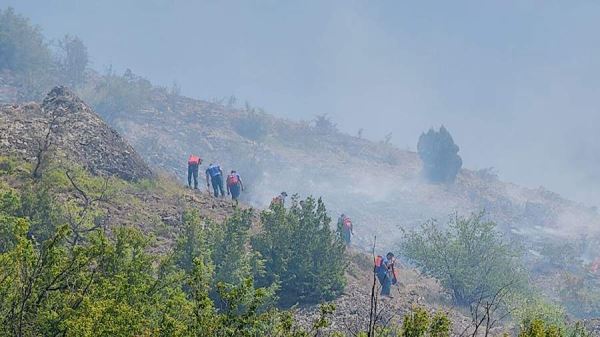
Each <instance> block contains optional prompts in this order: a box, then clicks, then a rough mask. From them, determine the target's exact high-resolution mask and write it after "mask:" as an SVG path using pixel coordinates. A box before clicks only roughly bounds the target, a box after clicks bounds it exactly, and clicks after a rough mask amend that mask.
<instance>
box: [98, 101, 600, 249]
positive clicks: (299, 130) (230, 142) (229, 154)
mask: <svg viewBox="0 0 600 337" xmlns="http://www.w3.org/2000/svg"><path fill="white" fill-rule="evenodd" d="M107 117H108V116H107ZM110 122H111V125H113V126H114V127H115V128H116V129H117V130H119V131H120V132H121V133H122V134H123V135H125V137H126V138H127V139H128V140H129V141H130V142H131V144H132V145H133V146H134V148H135V149H136V150H137V151H138V152H139V153H141V154H142V155H143V156H144V158H146V159H147V160H148V161H149V163H150V164H151V165H152V166H154V167H159V168H161V169H164V170H166V171H168V172H172V173H174V174H176V175H177V176H179V177H180V179H182V180H183V179H184V176H185V174H186V171H185V170H186V167H185V159H186V157H187V155H188V154H189V153H198V154H200V155H201V156H202V157H203V158H205V164H208V163H209V162H213V161H214V162H219V163H220V164H222V166H223V167H224V168H225V169H230V168H235V169H238V170H239V171H240V172H241V173H242V176H243V177H245V178H246V180H247V182H248V184H247V185H248V191H247V193H246V195H245V198H246V200H247V201H248V202H250V203H251V204H253V205H256V206H264V205H267V204H268V202H269V201H270V200H271V198H272V196H273V195H276V194H277V193H279V192H281V191H282V190H285V191H287V192H293V193H299V194H301V195H308V194H311V195H316V196H322V197H323V198H324V199H325V200H326V202H327V204H328V205H330V210H331V211H332V214H336V213H340V212H345V213H346V214H349V215H350V216H351V217H352V218H353V219H354V220H355V221H354V222H355V224H356V232H357V236H356V242H357V243H358V244H359V245H361V246H363V247H367V246H368V245H369V242H371V241H372V237H373V236H374V235H377V236H378V237H379V238H380V239H379V240H378V241H379V242H382V245H383V246H385V247H392V246H393V245H394V244H395V243H396V242H397V240H398V239H399V238H400V236H401V231H400V230H399V227H401V226H402V227H408V228H410V227H414V226H416V225H418V224H420V223H422V222H424V221H426V220H428V219H430V218H437V219H441V220H443V219H445V218H447V216H448V215H449V214H451V213H454V212H458V213H460V214H464V213H469V212H478V211H481V210H486V212H487V215H488V217H489V218H491V219H492V220H494V221H496V222H497V223H498V224H499V225H500V226H501V228H502V229H503V230H504V231H505V232H507V233H510V234H511V235H517V236H520V237H522V238H525V239H527V240H530V239H533V238H534V237H535V240H546V239H548V238H556V239H562V238H575V237H577V236H579V235H580V234H582V233H586V234H588V235H594V234H595V233H598V231H599V229H600V216H599V215H598V212H597V211H596V210H595V209H591V208H587V207H584V206H583V205H580V204H577V203H574V202H571V201H569V200H566V199H564V198H562V197H560V196H559V195H557V194H555V193H552V192H549V191H547V190H545V189H543V188H538V189H527V188H522V187H519V186H517V185H514V184H510V183H505V182H502V181H500V180H498V179H497V177H496V176H494V175H493V174H489V173H487V172H485V171H470V170H466V169H463V170H462V171H461V173H460V174H459V176H458V179H457V181H456V183H454V184H451V185H434V184H429V183H427V182H425V181H423V180H422V178H421V175H420V170H421V163H420V160H419V158H418V156H417V154H416V153H414V152H410V151H402V150H400V149H397V148H395V147H393V146H391V145H388V144H383V143H376V142H372V141H368V140H365V139H359V138H357V137H352V136H349V135H346V134H343V133H339V132H337V131H335V130H320V129H319V128H316V127H313V126H311V125H310V124H308V123H303V122H291V121H286V120H282V119H278V118H275V117H273V116H270V115H268V114H265V113H262V112H257V111H255V110H254V109H247V108H246V109H239V108H235V107H231V106H224V105H221V104H215V103H209V102H206V101H201V100H193V99H189V98H185V97H180V96H173V95H168V94H166V93H165V92H164V91H161V90H155V94H154V95H152V98H151V100H150V101H149V102H146V104H145V106H144V107H143V108H141V109H138V110H136V111H119V112H113V113H111V115H110Z"/></svg>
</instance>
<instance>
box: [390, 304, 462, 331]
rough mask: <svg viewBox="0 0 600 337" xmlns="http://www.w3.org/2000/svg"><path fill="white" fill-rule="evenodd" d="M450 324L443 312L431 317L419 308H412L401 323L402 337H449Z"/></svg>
mask: <svg viewBox="0 0 600 337" xmlns="http://www.w3.org/2000/svg"><path fill="white" fill-rule="evenodd" d="M451 325H452V323H451V322H450V320H449V319H448V316H447V315H446V314H445V313H443V312H436V313H435V314H434V315H433V316H431V315H430V314H429V313H428V312H427V310H425V309H424V308H421V307H416V308H413V310H412V311H411V312H409V313H408V314H406V315H405V316H404V320H403V321H402V336H403V337H424V336H430V337H449V336H450V328H451Z"/></svg>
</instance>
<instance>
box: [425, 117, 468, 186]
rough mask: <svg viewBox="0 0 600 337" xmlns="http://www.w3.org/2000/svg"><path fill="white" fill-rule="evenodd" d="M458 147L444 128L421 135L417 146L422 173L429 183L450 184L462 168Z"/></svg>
mask: <svg viewBox="0 0 600 337" xmlns="http://www.w3.org/2000/svg"><path fill="white" fill-rule="evenodd" d="M458 150H459V147H458V146H457V145H456V144H454V140H453V139H452V136H451V135H450V133H449V132H448V130H446V128H445V127H443V126H442V127H440V129H439V131H435V130H434V129H430V130H429V131H428V132H427V133H422V134H421V136H420V137H419V143H418V144H417V151H418V152H419V157H420V158H421V160H422V161H423V173H424V174H425V177H426V178H427V179H428V180H429V181H431V182H452V181H454V179H456V175H457V174H458V172H459V171H460V168H461V167H462V159H461V158H460V156H459V155H458Z"/></svg>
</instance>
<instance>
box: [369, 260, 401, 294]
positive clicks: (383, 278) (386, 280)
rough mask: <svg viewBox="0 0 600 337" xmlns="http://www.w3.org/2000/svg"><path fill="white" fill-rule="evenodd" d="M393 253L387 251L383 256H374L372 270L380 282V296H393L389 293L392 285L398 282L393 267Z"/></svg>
mask: <svg viewBox="0 0 600 337" xmlns="http://www.w3.org/2000/svg"><path fill="white" fill-rule="evenodd" d="M395 262H396V260H395V259H394V254H392V253H391V252H390V253H387V254H386V255H385V257H383V256H381V255H378V256H377V257H376V258H375V268H374V272H375V274H376V275H377V279H378V280H379V283H380V284H381V296H386V297H389V298H393V297H392V296H391V294H390V291H391V289H392V285H393V284H396V283H398V278H397V276H396V270H395V269H394V263H395Z"/></svg>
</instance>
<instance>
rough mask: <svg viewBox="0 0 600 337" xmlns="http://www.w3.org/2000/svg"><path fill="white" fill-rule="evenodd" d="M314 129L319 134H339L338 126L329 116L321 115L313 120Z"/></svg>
mask: <svg viewBox="0 0 600 337" xmlns="http://www.w3.org/2000/svg"><path fill="white" fill-rule="evenodd" d="M313 129H314V131H315V132H316V133H317V134H320V135H328V134H332V133H336V132H337V125H336V124H335V123H334V122H333V121H332V120H331V118H330V117H329V116H328V115H327V114H321V115H317V117H315V119H314V120H313Z"/></svg>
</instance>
